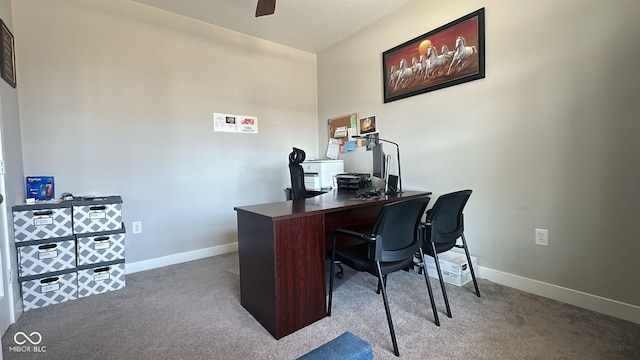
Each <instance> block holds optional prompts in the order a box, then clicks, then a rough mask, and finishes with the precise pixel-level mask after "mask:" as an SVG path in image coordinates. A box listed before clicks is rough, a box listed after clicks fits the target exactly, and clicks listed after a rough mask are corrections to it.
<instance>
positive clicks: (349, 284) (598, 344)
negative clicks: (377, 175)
mask: <svg viewBox="0 0 640 360" xmlns="http://www.w3.org/2000/svg"><path fill="white" fill-rule="evenodd" d="M237 266H238V254H237V253H230V254H225V255H221V256H216V257H212V258H207V259H202V260H198V261H192V262H189V263H184V264H178V265H174V266H169V267H165V268H161V269H155V270H150V271H145V272H140V273H135V274H131V275H128V276H127V287H126V288H124V289H122V290H118V291H113V292H110V293H106V294H102V295H96V296H90V297H87V298H83V299H79V300H74V301H70V302H67V303H63V304H58V305H53V306H49V307H45V308H41V309H36V310H31V311H28V312H26V313H24V314H23V315H22V316H21V317H20V319H18V322H17V323H16V324H14V325H12V326H11V327H10V328H9V330H8V331H7V333H6V334H5V335H4V336H3V337H2V350H3V356H4V359H65V360H68V359H83V360H85V359H119V360H120V359H295V358H296V357H298V356H300V355H302V354H304V353H306V352H308V351H310V350H311V349H313V348H315V347H317V346H320V345H321V344H323V343H325V342H327V341H329V340H331V339H333V338H335V337H337V336H338V335H340V334H342V333H343V332H345V331H351V332H353V333H354V334H356V335H358V336H360V337H361V338H363V339H364V340H366V341H368V342H369V343H371V345H372V346H373V350H374V356H375V358H376V359H396V357H395V356H393V353H392V351H393V350H392V346H391V339H390V336H389V331H388V327H387V323H386V318H385V312H384V307H383V304H382V299H381V297H380V295H377V294H376V293H375V291H374V290H375V287H376V279H375V278H373V277H371V276H370V275H367V274H364V273H355V274H349V275H348V276H347V279H345V281H343V282H342V285H341V286H340V287H338V288H337V289H336V291H335V293H334V308H333V316H331V317H329V318H324V319H322V320H320V321H318V322H316V323H314V324H311V325H310V326H308V327H306V328H304V329H301V330H299V331H297V332H295V333H293V334H291V335H288V336H286V337H284V338H282V339H280V340H275V339H274V338H273V337H271V335H270V334H269V333H268V332H267V331H266V330H265V329H264V328H262V327H261V326H260V324H259V323H258V322H257V321H255V319H253V317H252V316H251V315H250V314H249V313H247V312H246V311H245V310H244V308H242V306H241V305H240V300H239V297H240V288H239V276H238V270H237ZM432 285H433V286H434V290H435V292H436V301H437V306H438V310H439V312H440V319H441V323H442V325H441V326H440V327H436V326H435V325H434V323H433V315H432V314H431V310H430V307H429V304H428V297H427V290H426V286H425V284H424V279H423V278H422V276H421V275H418V274H416V273H415V272H402V271H401V272H398V273H395V274H392V275H389V284H388V290H389V299H390V306H391V312H392V315H393V319H394V323H395V327H396V334H397V337H398V343H399V347H400V356H401V358H404V359H582V360H588V359H640V325H638V324H634V323H631V322H627V321H623V320H619V319H615V318H612V317H609V316H606V315H602V314H598V313H594V312H590V311H587V310H583V309H580V308H576V307H574V306H570V305H566V304H563V303H559V302H556V301H553V300H549V299H545V298H542V297H538V296H535V295H531V294H528V293H525V292H521V291H518V290H514V289H511V288H508V287H504V286H501V285H497V284H494V283H491V282H489V281H486V280H481V281H480V291H481V293H482V297H481V298H477V297H476V296H475V295H474V294H473V285H472V284H468V285H466V286H465V287H462V288H457V287H455V286H448V287H447V290H448V294H449V297H450V302H451V307H452V311H453V318H451V319H449V318H447V317H446V315H445V314H444V303H443V302H442V295H441V292H440V287H439V285H438V283H437V282H436V281H432ZM34 331H37V332H39V333H40V334H41V335H42V341H41V343H40V344H39V346H40V347H42V346H45V348H44V350H46V352H41V353H33V352H32V353H15V352H9V347H10V346H15V342H14V335H15V334H16V333H17V332H24V333H27V334H30V333H32V332H34Z"/></svg>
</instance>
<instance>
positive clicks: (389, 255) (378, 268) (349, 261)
mask: <svg viewBox="0 0 640 360" xmlns="http://www.w3.org/2000/svg"><path fill="white" fill-rule="evenodd" d="M428 203H429V196H420V197H416V198H412V199H406V200H400V201H395V202H392V203H387V204H384V205H383V206H382V209H381V210H380V213H379V214H378V217H377V219H376V221H375V224H374V226H373V230H372V231H371V235H365V234H363V233H359V232H356V231H352V230H347V229H340V228H338V229H335V230H334V231H333V247H332V249H333V250H332V251H331V261H332V266H331V272H330V274H331V273H333V261H335V260H340V261H341V262H342V263H343V264H344V265H346V266H349V267H350V268H353V269H355V270H358V271H364V272H367V273H369V274H371V275H373V276H376V277H377V278H378V290H377V292H378V293H380V290H382V299H383V301H384V308H385V311H386V313H387V322H388V323H389V332H390V333H391V341H392V342H393V353H394V354H395V355H396V356H399V355H400V352H399V351H398V343H397V341H396V335H395V332H394V330H393V321H392V320H391V312H390V310H389V301H388V300H387V289H386V285H387V275H388V274H390V273H393V272H396V271H398V270H403V269H406V268H407V267H411V266H412V265H413V255H414V254H415V253H416V252H418V251H419V252H420V254H421V256H422V257H423V258H424V254H423V253H422V248H421V244H422V241H421V239H420V237H419V236H418V227H419V224H420V219H421V218H422V215H423V214H424V211H425V209H426V208H427V204H428ZM339 235H340V236H346V237H350V238H355V239H358V240H362V241H364V243H363V244H360V245H356V246H351V247H347V248H336V239H337V237H338V236H339ZM421 266H422V267H423V268H424V266H425V263H424V261H422V262H421ZM424 279H425V282H426V283H427V290H428V292H429V298H430V300H431V308H432V309H433V316H434V318H435V323H436V325H440V321H439V320H438V313H437V312H436V306H435V301H434V299H433V292H432V290H431V284H430V283H429V276H428V274H427V273H426V270H425V272H424ZM329 288H330V291H329V309H328V310H327V316H331V304H332V299H333V277H331V278H330V280H329Z"/></svg>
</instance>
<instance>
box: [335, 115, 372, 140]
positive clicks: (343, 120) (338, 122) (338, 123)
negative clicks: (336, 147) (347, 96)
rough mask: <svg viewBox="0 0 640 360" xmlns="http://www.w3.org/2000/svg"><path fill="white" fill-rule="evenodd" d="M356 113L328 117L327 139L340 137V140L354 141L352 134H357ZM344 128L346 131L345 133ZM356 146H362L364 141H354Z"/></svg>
mask: <svg viewBox="0 0 640 360" xmlns="http://www.w3.org/2000/svg"><path fill="white" fill-rule="evenodd" d="M358 120H359V118H358V113H351V114H347V115H343V116H338V117H334V118H331V119H329V121H328V134H329V139H341V140H342V142H343V143H344V142H347V141H354V140H355V139H353V138H352V136H353V135H355V134H358V133H359V132H358ZM345 130H346V133H345ZM355 143H356V145H357V146H363V144H364V142H362V141H356V142H355Z"/></svg>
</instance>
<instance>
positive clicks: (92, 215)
mask: <svg viewBox="0 0 640 360" xmlns="http://www.w3.org/2000/svg"><path fill="white" fill-rule="evenodd" d="M106 218H107V214H106V213H105V212H104V211H91V212H89V219H90V220H99V219H106Z"/></svg>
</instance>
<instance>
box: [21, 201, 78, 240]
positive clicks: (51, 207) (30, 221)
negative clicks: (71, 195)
mask: <svg viewBox="0 0 640 360" xmlns="http://www.w3.org/2000/svg"><path fill="white" fill-rule="evenodd" d="M12 210H13V232H14V237H15V239H16V243H19V242H23V241H33V240H42V239H50V238H61V237H65V236H71V235H73V227H72V217H71V202H70V201H59V202H51V203H38V204H33V205H16V206H14V207H13V208H12Z"/></svg>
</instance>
